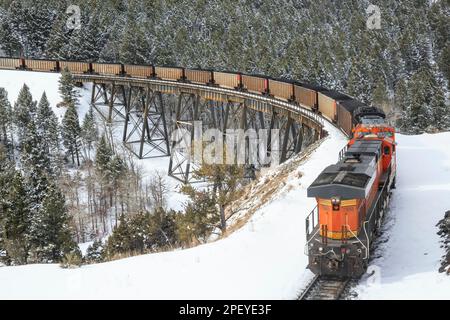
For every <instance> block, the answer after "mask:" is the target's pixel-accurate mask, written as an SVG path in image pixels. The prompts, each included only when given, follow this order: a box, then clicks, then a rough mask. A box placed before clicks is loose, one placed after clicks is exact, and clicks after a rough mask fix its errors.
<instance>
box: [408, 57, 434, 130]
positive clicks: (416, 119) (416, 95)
mask: <svg viewBox="0 0 450 320" xmlns="http://www.w3.org/2000/svg"><path fill="white" fill-rule="evenodd" d="M409 89H410V92H409V96H410V99H411V100H410V102H411V103H410V105H409V106H408V107H407V111H406V119H405V120H406V124H407V126H408V130H409V131H410V132H412V133H415V134H417V133H421V132H423V131H425V130H429V129H431V128H430V126H432V125H433V123H432V121H433V119H434V118H433V109H432V108H433V106H432V105H431V102H432V98H433V94H434V91H435V84H434V78H433V74H432V71H431V68H430V67H429V66H423V67H421V68H420V69H419V70H418V71H417V72H416V73H415V74H414V75H413V76H412V77H411V83H410V85H409Z"/></svg>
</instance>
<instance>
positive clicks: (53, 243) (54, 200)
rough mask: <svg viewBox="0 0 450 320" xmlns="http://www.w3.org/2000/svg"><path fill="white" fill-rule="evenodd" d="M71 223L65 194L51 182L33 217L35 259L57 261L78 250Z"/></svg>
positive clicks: (33, 250)
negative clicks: (39, 207) (40, 205)
mask: <svg viewBox="0 0 450 320" xmlns="http://www.w3.org/2000/svg"><path fill="white" fill-rule="evenodd" d="M70 223H71V218H70V216H69V215H68V213H67V208H66V205H65V197H64V195H63V194H62V193H61V191H60V190H58V188H57V186H56V185H55V184H50V185H49V187H48V190H47V193H46V195H45V197H44V199H43V201H42V207H41V209H40V210H39V211H38V212H37V214H36V215H35V216H34V217H33V225H32V232H31V236H32V243H33V248H32V254H33V259H34V261H37V262H57V261H61V259H62V258H63V257H64V256H65V255H66V254H69V253H72V252H76V251H77V247H78V246H77V244H76V243H75V241H74V240H73V239H72V230H71V227H70Z"/></svg>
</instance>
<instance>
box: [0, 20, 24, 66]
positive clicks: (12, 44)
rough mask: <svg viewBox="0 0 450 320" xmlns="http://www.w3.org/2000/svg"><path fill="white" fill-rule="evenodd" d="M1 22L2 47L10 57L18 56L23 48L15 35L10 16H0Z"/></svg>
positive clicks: (0, 38)
mask: <svg viewBox="0 0 450 320" xmlns="http://www.w3.org/2000/svg"><path fill="white" fill-rule="evenodd" d="M0 21H1V22H0V46H1V48H2V50H3V51H4V52H5V53H6V54H7V55H8V56H10V57H13V56H17V55H18V54H19V52H20V50H21V49H22V46H21V45H20V42H19V41H18V40H17V38H16V37H15V36H14V34H13V30H12V29H11V26H10V21H9V16H7V15H6V14H3V15H2V16H0Z"/></svg>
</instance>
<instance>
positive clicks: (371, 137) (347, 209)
mask: <svg viewBox="0 0 450 320" xmlns="http://www.w3.org/2000/svg"><path fill="white" fill-rule="evenodd" d="M384 118H385V115H384V113H383V112H382V111H381V110H379V109H377V108H368V107H362V108H359V109H358V110H356V111H355V115H354V119H355V121H356V122H357V123H358V124H357V125H356V127H355V128H354V129H353V138H352V139H351V140H350V141H349V143H348V145H347V146H346V148H345V149H344V150H343V151H342V152H341V154H340V160H339V161H338V162H337V163H336V164H334V165H331V166H329V167H327V168H325V170H323V171H322V173H321V174H320V175H319V176H318V177H317V179H316V180H315V181H314V182H313V183H312V184H311V185H310V187H309V188H308V196H309V197H315V198H316V200H317V207H316V209H315V210H313V212H311V214H310V215H309V216H308V218H307V219H306V231H307V232H306V233H307V244H306V251H307V254H308V256H309V265H308V268H309V269H311V270H312V271H313V272H314V273H315V274H318V275H323V276H338V277H359V276H361V275H362V274H363V273H364V272H365V270H366V268H367V264H368V260H369V257H370V248H371V244H372V242H373V240H374V238H375V236H376V233H377V231H378V230H379V228H380V226H381V221H382V219H383V215H384V212H385V210H386V208H387V204H388V202H389V197H390V190H391V189H392V188H393V187H394V186H395V172H396V170H395V169H396V167H395V145H396V143H395V130H394V128H392V127H390V126H388V125H387V124H386V123H385V121H384Z"/></svg>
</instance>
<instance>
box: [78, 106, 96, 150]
mask: <svg viewBox="0 0 450 320" xmlns="http://www.w3.org/2000/svg"><path fill="white" fill-rule="evenodd" d="M81 137H82V140H83V143H84V145H85V147H87V149H88V155H87V156H88V158H90V154H91V150H92V147H93V143H94V142H95V141H97V140H98V130H97V125H96V123H95V118H94V111H93V110H92V107H91V108H89V111H88V112H87V113H86V115H85V116H84V120H83V125H82V127H81Z"/></svg>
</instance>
